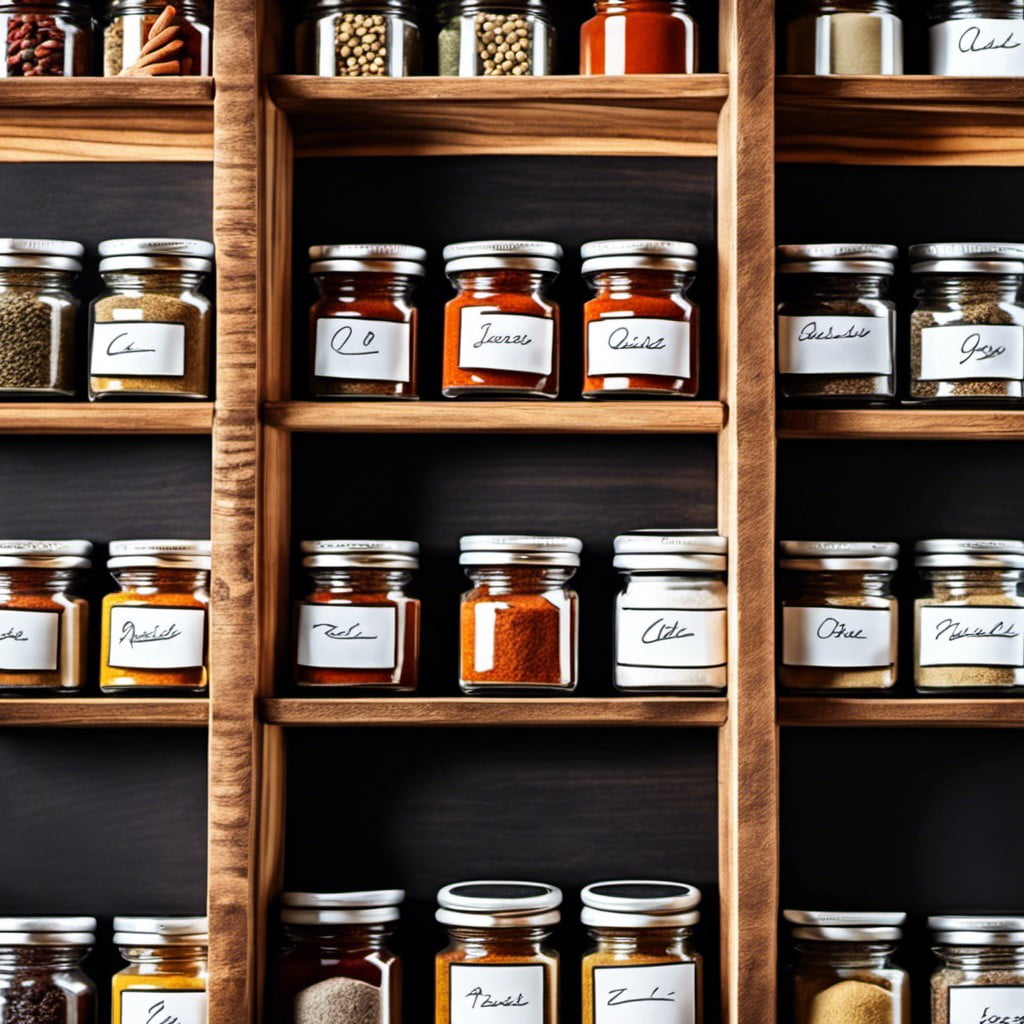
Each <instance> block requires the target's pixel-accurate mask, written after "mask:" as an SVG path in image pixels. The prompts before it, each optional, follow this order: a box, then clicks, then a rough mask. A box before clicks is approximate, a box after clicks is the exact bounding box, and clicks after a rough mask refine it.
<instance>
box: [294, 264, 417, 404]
mask: <svg viewBox="0 0 1024 1024" xmlns="http://www.w3.org/2000/svg"><path fill="white" fill-rule="evenodd" d="M309 258H310V259H311V260H312V261H313V263H312V266H311V267H310V273H311V274H312V275H313V280H314V281H316V285H317V288H318V289H319V291H320V297H319V298H318V299H317V301H316V302H315V303H314V304H313V307H312V308H311V309H310V311H309V337H310V371H309V372H310V378H309V390H310V394H312V396H313V397H314V398H416V397H417V392H416V335H417V326H418V319H419V318H418V314H417V310H416V307H415V306H414V305H413V301H412V293H413V289H414V288H415V286H416V284H417V282H418V281H419V279H420V278H422V277H423V275H424V274H425V273H426V268H425V267H424V264H425V262H426V259H427V252H426V250H425V249H421V248H419V246H415V245H315V246H313V247H312V248H311V249H310V250H309Z"/></svg>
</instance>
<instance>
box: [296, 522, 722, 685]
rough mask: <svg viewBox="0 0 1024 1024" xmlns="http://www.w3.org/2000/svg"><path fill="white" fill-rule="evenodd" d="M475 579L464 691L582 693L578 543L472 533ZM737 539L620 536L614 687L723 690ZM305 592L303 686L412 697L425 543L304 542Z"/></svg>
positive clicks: (299, 624)
mask: <svg viewBox="0 0 1024 1024" xmlns="http://www.w3.org/2000/svg"><path fill="white" fill-rule="evenodd" d="M460 547H461V555H460V559H459V561H460V564H461V565H462V566H463V567H464V568H465V571H466V574H467V575H468V576H469V578H470V580H471V581H472V583H473V589H471V590H469V591H468V592H466V593H465V594H463V596H462V603H461V614H460V619H461V630H460V633H461V653H460V661H459V663H460V671H459V685H460V688H461V689H462V691H463V693H467V694H476V695H484V694H494V693H505V692H509V691H512V692H516V691H524V690H525V691H536V692H541V693H543V692H555V693H558V692H566V691H572V690H574V689H575V688H576V684H577V681H578V677H579V672H578V651H577V648H578V630H579V598H578V596H577V594H576V592H575V591H574V590H572V589H571V588H570V587H569V581H570V580H571V579H572V577H573V575H574V574H575V572H576V569H577V568H578V567H579V564H580V553H581V552H582V549H583V546H582V543H581V542H580V541H579V540H577V539H576V538H574V537H536V536H524V535H517V534H508V535H475V536H468V537H463V538H462V540H461V542H460ZM726 549H727V545H726V540H725V538H724V537H719V536H717V535H715V534H713V533H710V532H705V531H677V530H664V531H658V530H640V531H636V532H634V533H627V534H622V535H621V536H619V537H617V538H616V539H615V562H614V564H615V567H616V568H617V569H618V570H619V571H620V573H622V575H623V577H624V580H625V583H624V586H623V589H622V590H621V592H620V593H619V595H618V597H617V598H616V610H615V620H616V621H615V632H616V654H615V672H614V681H615V686H616V688H617V689H619V690H621V691H623V692H626V693H656V692H662V693H664V692H667V693H687V692H702V691H708V690H714V691H717V690H722V689H724V687H725V685H726V621H727V611H726V584H725V573H726ZM302 551H303V555H304V557H303V560H302V564H303V568H304V569H306V571H307V574H308V577H309V585H308V590H307V593H306V594H305V595H304V597H303V599H302V600H301V601H300V602H298V604H297V607H296V610H295V622H296V643H295V682H296V683H297V685H298V686H300V687H303V688H307V687H308V688H315V687H340V688H349V689H358V688H365V687H369V688H374V689H388V690H391V691H393V692H396V693H411V692H413V691H414V690H415V689H416V686H417V682H418V677H419V638H420V602H419V600H418V599H416V598H414V597H411V596H410V595H409V594H408V593H407V587H408V585H409V583H410V582H411V580H412V575H413V573H414V571H415V570H416V569H417V568H418V566H419V545H418V544H417V543H415V542H414V541H374V540H323V541H304V542H303V543H302Z"/></svg>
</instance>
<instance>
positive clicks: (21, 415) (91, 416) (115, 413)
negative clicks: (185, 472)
mask: <svg viewBox="0 0 1024 1024" xmlns="http://www.w3.org/2000/svg"><path fill="white" fill-rule="evenodd" d="M212 428H213V403H212V402H196V403H195V404H191V405H190V404H188V403H185V402H161V403H159V404H153V405H130V404H127V403H123V402H122V403H120V404H114V405H103V404H102V403H93V402H69V403H67V404H60V405H58V404H56V403H54V404H52V405H51V404H44V403H41V402H4V403H0V434H209V433H210V431H211V430H212Z"/></svg>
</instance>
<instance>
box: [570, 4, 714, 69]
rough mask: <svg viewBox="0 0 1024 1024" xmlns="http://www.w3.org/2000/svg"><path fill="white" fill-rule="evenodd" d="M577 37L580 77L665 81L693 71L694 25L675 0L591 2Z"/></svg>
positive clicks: (694, 49)
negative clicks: (663, 78)
mask: <svg viewBox="0 0 1024 1024" xmlns="http://www.w3.org/2000/svg"><path fill="white" fill-rule="evenodd" d="M594 6H595V8H596V10H597V13H596V15H595V16H594V17H593V18H591V19H590V20H589V21H587V22H585V23H584V25H583V28H582V30H581V33H580V74H583V75H659V74H660V75H671V74H692V73H693V72H695V71H696V70H697V23H696V22H695V21H694V20H693V18H692V17H690V15H689V14H686V13H684V11H685V7H684V5H683V4H680V3H679V2H678V0H676V2H671V0H597V2H596V3H595V5H594Z"/></svg>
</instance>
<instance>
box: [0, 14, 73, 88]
mask: <svg viewBox="0 0 1024 1024" xmlns="http://www.w3.org/2000/svg"><path fill="white" fill-rule="evenodd" d="M0 29H2V30H3V38H4V40H5V44H6V45H5V48H4V52H5V54H6V55H7V60H6V61H4V63H3V64H2V65H0V78H72V77H81V76H84V75H90V74H92V10H91V9H90V7H89V4H88V3H84V2H80V0H0Z"/></svg>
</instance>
